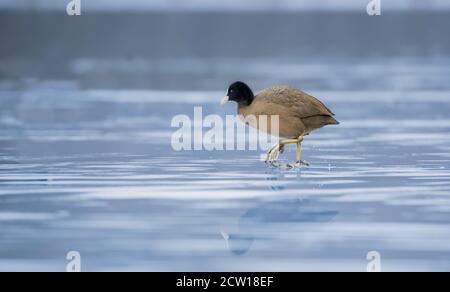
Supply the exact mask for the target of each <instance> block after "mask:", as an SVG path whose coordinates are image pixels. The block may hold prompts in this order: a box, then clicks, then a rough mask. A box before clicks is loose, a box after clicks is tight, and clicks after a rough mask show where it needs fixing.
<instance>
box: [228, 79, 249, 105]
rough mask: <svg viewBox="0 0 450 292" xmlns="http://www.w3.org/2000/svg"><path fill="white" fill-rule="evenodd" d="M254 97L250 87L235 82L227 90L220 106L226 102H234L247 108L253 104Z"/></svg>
mask: <svg viewBox="0 0 450 292" xmlns="http://www.w3.org/2000/svg"><path fill="white" fill-rule="evenodd" d="M254 98H255V95H254V94H253V91H252V90H251V89H250V87H249V86H248V85H247V84H245V83H244V82H240V81H238V82H235V83H233V84H231V85H230V87H229V88H228V92H227V96H226V97H225V98H224V99H223V100H222V104H223V103H225V102H227V101H235V102H237V103H238V104H239V105H243V106H248V105H250V104H251V103H252V102H253V99H254Z"/></svg>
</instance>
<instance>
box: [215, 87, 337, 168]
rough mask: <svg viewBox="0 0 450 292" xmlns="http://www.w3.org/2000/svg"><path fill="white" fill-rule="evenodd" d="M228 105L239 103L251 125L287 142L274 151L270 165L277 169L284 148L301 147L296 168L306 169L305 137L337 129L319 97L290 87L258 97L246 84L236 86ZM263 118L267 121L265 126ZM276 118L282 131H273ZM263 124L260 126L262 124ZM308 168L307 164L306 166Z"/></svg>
mask: <svg viewBox="0 0 450 292" xmlns="http://www.w3.org/2000/svg"><path fill="white" fill-rule="evenodd" d="M228 101H235V102H237V103H238V112H239V115H241V116H242V117H243V118H244V119H245V121H246V122H247V124H249V125H250V126H252V127H254V128H257V129H259V130H262V131H265V132H267V133H269V134H271V135H275V136H279V137H283V138H286V140H282V141H280V142H279V143H278V144H277V145H275V146H274V147H272V148H271V149H270V150H269V151H268V153H267V157H266V162H268V163H270V164H272V165H275V164H274V163H275V162H276V160H277V158H278V156H279V154H280V153H282V152H283V150H284V146H285V145H288V144H297V162H296V164H295V165H296V166H300V165H305V164H306V163H304V162H302V161H301V143H302V142H303V136H305V135H308V134H310V133H311V132H312V131H314V130H317V129H320V128H322V127H324V126H326V125H337V124H339V122H338V121H337V120H336V119H335V118H334V117H333V116H334V113H333V112H332V111H331V110H330V109H329V108H327V107H326V106H325V105H324V104H323V103H322V102H321V101H319V100H318V99H316V98H315V97H313V96H311V95H309V94H307V93H305V92H303V91H301V90H298V89H295V88H293V87H289V86H275V87H271V88H268V89H265V90H263V91H261V92H260V93H258V94H256V95H254V94H253V91H252V90H251V89H250V87H249V86H248V85H247V84H245V83H243V82H235V83H233V84H232V85H231V86H230V87H229V88H228V92H227V96H225V97H224V98H223V99H222V102H221V104H225V103H226V102H228ZM261 116H265V117H267V120H265V121H264V123H263V122H261V120H260V119H259V118H260V117H261ZM272 117H278V121H279V125H278V129H276V128H272V123H274V121H272ZM258 121H260V122H258ZM306 165H307V164H306Z"/></svg>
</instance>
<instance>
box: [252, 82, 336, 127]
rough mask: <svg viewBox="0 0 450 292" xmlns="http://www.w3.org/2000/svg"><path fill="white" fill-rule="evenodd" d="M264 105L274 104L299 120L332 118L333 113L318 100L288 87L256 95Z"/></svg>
mask: <svg viewBox="0 0 450 292" xmlns="http://www.w3.org/2000/svg"><path fill="white" fill-rule="evenodd" d="M256 97H257V99H258V100H260V101H262V102H264V103H271V104H276V105H279V106H283V107H285V108H288V109H289V111H290V112H291V113H295V115H296V116H297V117H299V118H302V119H303V118H309V117H314V116H321V115H325V116H334V113H333V112H332V111H331V110H330V109H329V108H328V107H326V106H325V105H324V104H323V103H322V102H321V101H320V100H318V99H317V98H315V97H314V96H311V95H309V94H307V93H305V92H303V91H301V90H298V89H296V88H293V87H289V86H275V87H271V88H268V89H265V90H263V91H261V92H260V93H258V94H257V95H256Z"/></svg>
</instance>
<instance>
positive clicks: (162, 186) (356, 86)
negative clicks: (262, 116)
mask: <svg viewBox="0 0 450 292" xmlns="http://www.w3.org/2000/svg"><path fill="white" fill-rule="evenodd" d="M124 62H125V63H124ZM124 62H122V63H118V64H119V65H117V64H116V65H114V64H115V63H114V62H106V63H105V62H103V63H102V62H101V61H96V60H89V59H88V60H86V59H80V60H77V61H74V62H73V64H72V70H74V71H76V72H78V74H88V75H89V74H101V72H102V70H103V71H105V72H106V71H108V72H111V71H113V72H114V68H115V67H114V66H118V67H117V68H121V70H127V69H126V68H128V67H126V65H127V63H126V61H124ZM166 62H168V63H166V66H162V67H163V68H164V69H161V70H165V72H166V73H167V72H168V73H167V74H173V72H182V71H183V70H187V71H188V73H190V74H205V76H204V77H202V78H203V80H204V82H205V83H209V82H211V83H213V84H217V83H219V82H224V85H223V86H224V88H223V90H222V91H219V90H210V91H204V90H152V89H139V90H130V89H89V88H83V87H81V86H80V85H79V83H77V82H75V81H70V80H68V81H61V80H42V79H41V80H39V79H29V80H23V81H21V82H20V83H18V82H16V81H14V80H13V81H11V80H3V81H2V82H1V83H0V230H1V231H0V270H2V271H12V270H13V271H24V270H25V271H30V270H31V271H65V269H66V264H67V261H66V254H67V253H68V252H69V251H78V252H80V254H81V257H82V270H84V271H116V270H121V271H122V270H127V271H142V270H144V271H204V270H207V271H310V270H314V271H348V270H350V271H365V270H366V266H367V264H368V261H367V260H366V255H367V253H368V252H370V251H378V252H379V253H380V254H381V256H382V270H384V271H400V270H401V271H403V270H407V271H443V270H450V228H449V227H450V116H449V114H448V113H449V112H450V88H449V84H448V79H447V78H448V74H447V73H448V68H449V67H448V64H450V62H448V60H446V59H445V60H437V61H436V60H434V61H433V60H422V61H420V60H419V61H418V60H404V59H395V60H390V61H388V62H384V63H383V62H382V63H380V62H379V61H377V60H375V61H361V60H359V61H356V60H349V61H347V62H335V63H328V62H327V63H323V62H316V63H314V62H311V63H298V64H294V63H289V62H286V63H280V62H277V61H273V62H270V61H267V60H260V61H257V60H256V61H253V62H251V63H247V66H246V67H245V68H246V69H245V70H246V71H244V72H242V74H244V75H245V76H246V77H247V78H248V79H250V80H253V81H254V84H256V85H255V86H261V87H260V88H262V86H263V84H270V80H271V78H272V79H273V78H274V77H271V76H277V77H276V80H272V82H273V83H290V84H293V85H296V86H299V87H302V86H303V87H304V88H305V87H306V88H305V89H307V90H308V91H309V92H310V93H312V94H314V95H316V96H318V97H319V98H321V99H322V100H323V101H324V102H326V104H327V105H328V106H329V107H330V108H332V109H333V111H334V112H336V114H337V118H338V119H339V120H340V122H341V125H340V126H337V127H328V128H324V129H322V130H320V131H318V132H316V133H314V134H313V135H311V136H309V137H307V139H306V140H305V142H304V144H303V145H304V159H305V160H307V161H308V162H309V163H310V164H311V166H310V167H308V168H302V169H300V170H291V171H287V170H279V169H271V168H268V167H267V166H266V165H265V164H264V163H263V162H261V161H260V155H261V154H262V151H229V152H224V151H214V152H207V151H184V152H175V151H173V150H172V147H171V144H170V138H171V135H172V133H173V131H174V129H172V128H171V127H170V122H171V119H172V117H173V116H174V115H176V114H187V115H189V116H192V115H193V108H194V106H202V107H203V109H204V112H205V114H220V115H225V114H232V113H234V110H235V108H234V106H232V105H228V106H227V107H225V108H221V107H220V106H219V105H218V102H219V100H220V98H221V97H222V96H223V93H224V91H225V89H226V86H227V85H228V84H225V81H223V80H226V78H224V76H229V77H230V78H231V76H232V74H231V73H232V70H233V68H234V66H233V65H232V64H233V61H232V60H225V61H223V62H222V63H221V62H220V61H218V60H217V61H211V60H185V61H179V62H169V61H166ZM230 62H231V63H230ZM234 62H235V63H238V62H240V61H239V60H236V61H234ZM140 64H144V65H142V66H144V67H140V68H139V70H143V71H144V72H145V70H146V67H145V62H141V63H140ZM180 64H181V65H180ZM205 64H206V65H205ZM207 64H215V66H214V67H209V66H207ZM230 64H231V65H230ZM148 66H150V65H148ZM105 68H106V69H105ZM129 68H130V70H135V69H136V68H135V67H133V66H132V65H130V67H129ZM133 68H134V69H133ZM150 68H153V67H150ZM186 68H188V69H186ZM117 70H119V69H117ZM148 70H153V69H148ZM211 70H212V71H213V72H215V73H217V74H214V73H211ZM99 72H100V73H99ZM192 72H197V73H192ZM205 72H206V73H205ZM219 73H220V74H219ZM180 74H185V73H183V72H182V73H180ZM283 74H284V75H283ZM293 76H295V79H294V78H293ZM294 153H295V150H294V149H290V150H289V151H288V153H286V154H285V157H288V158H289V157H290V156H289V155H291V157H292V156H294V155H295V154H294Z"/></svg>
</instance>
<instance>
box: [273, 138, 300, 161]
mask: <svg viewBox="0 0 450 292" xmlns="http://www.w3.org/2000/svg"><path fill="white" fill-rule="evenodd" d="M303 140H304V137H303V136H300V137H298V139H288V140H282V141H280V143H278V144H276V145H275V146H273V147H272V148H271V149H270V150H269V151H268V152H267V158H266V162H267V163H270V164H272V165H273V164H274V162H275V161H276V160H277V159H278V156H279V155H280V153H281V152H283V148H284V146H285V145H289V144H297V162H296V164H298V165H308V164H307V163H305V162H303V161H302V160H301V158H302V142H303Z"/></svg>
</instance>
